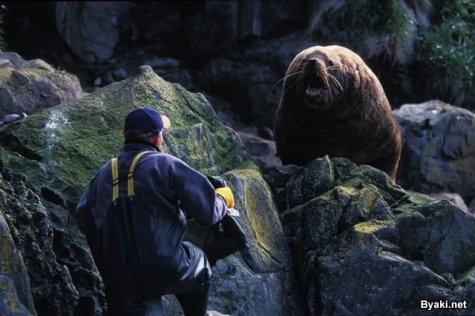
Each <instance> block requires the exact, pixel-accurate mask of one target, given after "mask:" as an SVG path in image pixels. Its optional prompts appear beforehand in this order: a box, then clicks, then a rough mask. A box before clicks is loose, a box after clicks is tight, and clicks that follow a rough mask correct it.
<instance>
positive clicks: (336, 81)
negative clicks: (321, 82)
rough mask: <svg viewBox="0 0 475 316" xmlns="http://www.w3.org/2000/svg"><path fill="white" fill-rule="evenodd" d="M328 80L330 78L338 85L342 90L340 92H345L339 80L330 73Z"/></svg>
mask: <svg viewBox="0 0 475 316" xmlns="http://www.w3.org/2000/svg"><path fill="white" fill-rule="evenodd" d="M327 75H328V78H330V79H331V80H332V81H333V83H335V85H337V87H338V88H340V91H341V92H343V87H342V86H341V83H340V82H339V81H338V79H336V78H335V76H333V75H332V74H330V73H328V74H327Z"/></svg>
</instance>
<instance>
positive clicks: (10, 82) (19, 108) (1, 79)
mask: <svg viewBox="0 0 475 316" xmlns="http://www.w3.org/2000/svg"><path fill="white" fill-rule="evenodd" d="M82 94H83V92H82V88H81V84H80V83H79V79H78V78H77V77H76V76H74V75H72V74H69V73H67V72H64V71H59V70H55V69H54V68H53V67H52V66H50V65H49V64H47V63H46V62H45V61H43V60H41V59H34V60H24V59H23V58H22V57H21V56H19V55H18V54H16V53H12V52H6V53H0V118H2V117H3V116H5V115H7V114H10V113H22V112H24V113H26V114H31V113H34V112H36V111H39V110H41V109H44V108H49V107H52V106H55V105H58V104H62V103H67V102H71V101H73V100H76V99H78V98H79V97H81V96H82Z"/></svg>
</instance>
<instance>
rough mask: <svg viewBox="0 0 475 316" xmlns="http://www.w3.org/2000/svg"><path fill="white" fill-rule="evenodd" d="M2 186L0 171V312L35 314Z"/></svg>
mask: <svg viewBox="0 0 475 316" xmlns="http://www.w3.org/2000/svg"><path fill="white" fill-rule="evenodd" d="M5 188H7V190H8V189H9V188H8V186H7V185H6V184H5V183H4V182H3V179H2V177H1V175H0V238H1V243H0V252H1V257H0V314H1V315H36V310H35V306H34V305H33V297H32V295H31V289H30V280H29V278H28V270H27V267H26V266H25V263H24V260H23V258H22V254H21V253H20V251H18V248H17V246H16V245H15V243H14V241H13V238H12V234H11V231H10V229H9V226H10V225H9V223H8V221H11V217H10V215H9V214H6V213H5V211H6V206H7V205H5V203H4V201H5V199H6V198H7V197H8V194H9V193H10V192H5V191H4V189H5Z"/></svg>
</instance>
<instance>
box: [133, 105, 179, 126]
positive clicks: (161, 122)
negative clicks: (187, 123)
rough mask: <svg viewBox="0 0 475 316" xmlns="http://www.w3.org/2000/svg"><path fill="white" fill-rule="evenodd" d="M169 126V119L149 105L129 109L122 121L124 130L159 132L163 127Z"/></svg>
mask: <svg viewBox="0 0 475 316" xmlns="http://www.w3.org/2000/svg"><path fill="white" fill-rule="evenodd" d="M169 127H170V119H169V118H168V117H166V116H165V115H161V114H160V113H159V112H158V111H157V110H155V109H153V108H151V107H149V106H144V107H141V108H136V109H134V110H132V111H130V112H129V114H127V116H126V118H125V122H124V131H128V130H136V131H141V132H143V133H160V132H161V131H162V130H163V129H164V128H169Z"/></svg>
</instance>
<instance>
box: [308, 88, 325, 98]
mask: <svg viewBox="0 0 475 316" xmlns="http://www.w3.org/2000/svg"><path fill="white" fill-rule="evenodd" d="M305 93H306V94H307V96H309V97H311V98H314V97H316V96H318V95H319V94H320V93H322V88H321V87H317V86H312V85H307V88H306V89H305Z"/></svg>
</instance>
